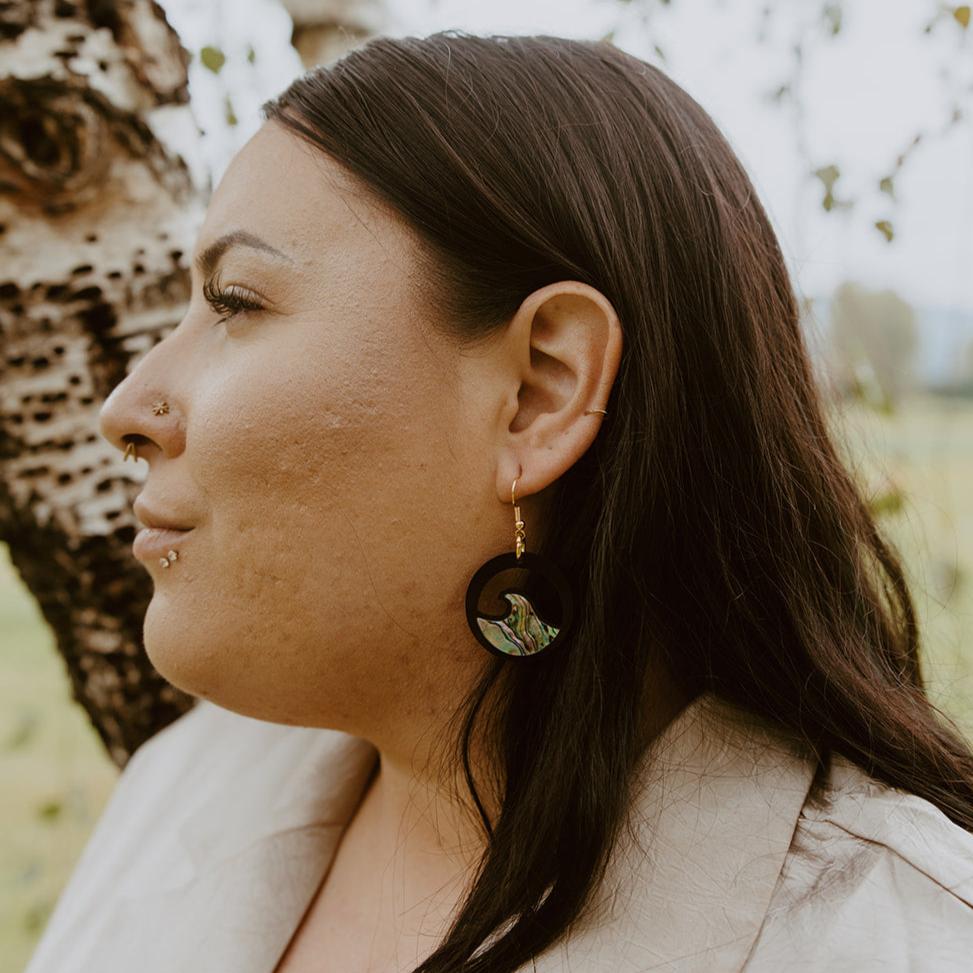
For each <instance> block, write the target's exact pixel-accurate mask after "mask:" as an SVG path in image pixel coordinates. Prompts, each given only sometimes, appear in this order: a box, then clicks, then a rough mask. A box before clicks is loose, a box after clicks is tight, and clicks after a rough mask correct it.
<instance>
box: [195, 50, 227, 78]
mask: <svg viewBox="0 0 973 973" xmlns="http://www.w3.org/2000/svg"><path fill="white" fill-rule="evenodd" d="M199 59H200V61H202V62H203V65H204V67H207V68H209V69H210V71H212V72H213V74H219V73H220V68H221V67H223V65H224V64H225V63H226V55H225V54H224V53H223V52H222V51H221V50H220V49H219V48H218V47H211V46H210V45H209V44H207V45H206V47H204V48H203V49H202V50H201V51H200V52H199Z"/></svg>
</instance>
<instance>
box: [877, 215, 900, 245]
mask: <svg viewBox="0 0 973 973" xmlns="http://www.w3.org/2000/svg"><path fill="white" fill-rule="evenodd" d="M875 228H876V229H877V230H880V231H881V233H882V235H883V236H884V237H885V239H886V240H887V241H888V242H889V243H891V242H892V237H894V236H895V233H894V231H893V230H892V224H891V223H890V222H889V221H888V220H876V221H875Z"/></svg>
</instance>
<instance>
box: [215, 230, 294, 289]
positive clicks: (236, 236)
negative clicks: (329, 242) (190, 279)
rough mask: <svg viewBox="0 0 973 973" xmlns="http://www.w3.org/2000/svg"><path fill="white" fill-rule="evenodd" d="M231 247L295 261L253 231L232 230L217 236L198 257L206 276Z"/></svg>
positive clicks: (291, 261) (290, 261) (289, 261)
mask: <svg viewBox="0 0 973 973" xmlns="http://www.w3.org/2000/svg"><path fill="white" fill-rule="evenodd" d="M231 247H250V248H252V249H253V250H262V251H263V252H264V253H269V254H272V255H273V256H275V257H279V258H281V259H282V260H286V261H287V262H288V263H293V260H291V258H290V257H288V256H287V254H286V253H281V251H280V250H278V249H277V248H276V247H272V246H271V245H270V244H269V243H267V242H266V241H265V240H261V239H260V237H258V236H257V235H256V234H254V233H251V232H250V231H249V230H231V231H230V232H229V233H224V234H223V236H221V237H217V239H215V240H214V241H213V242H212V243H211V244H210V245H209V246H208V247H206V249H205V250H203V252H202V253H201V254H200V255H199V256H198V257H197V258H196V266H197V267H198V268H199V270H200V272H201V273H202V274H203V276H204V277H208V276H209V275H210V274H211V273H212V272H213V270H214V269H215V267H216V265H217V264H218V263H219V262H220V258H221V257H222V256H223V254H224V253H226V251H227V250H229V249H230V248H231Z"/></svg>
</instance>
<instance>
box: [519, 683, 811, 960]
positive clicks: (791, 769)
mask: <svg viewBox="0 0 973 973" xmlns="http://www.w3.org/2000/svg"><path fill="white" fill-rule="evenodd" d="M650 755H651V758H652V761H653V764H652V766H650V767H648V769H647V771H646V773H645V774H644V775H642V776H641V778H640V780H639V784H638V790H637V792H636V794H637V797H636V800H635V804H634V816H633V831H635V833H636V835H637V838H638V843H634V842H632V841H631V840H630V839H629V838H628V836H627V834H626V833H625V832H624V831H623V837H622V839H620V845H619V850H618V852H617V853H616V856H615V857H614V858H613V862H612V864H611V865H610V867H609V871H608V873H607V876H606V882H605V886H604V889H605V892H604V893H603V895H602V896H601V906H602V908H601V910H600V914H599V915H600V918H599V919H598V921H592V920H589V921H587V922H585V923H584V924H582V925H580V926H579V927H578V928H577V929H576V931H575V933H574V934H573V935H572V936H570V937H569V938H568V939H566V940H564V941H562V942H561V943H560V944H555V946H553V947H551V949H550V950H549V951H548V952H547V953H545V954H543V955H542V956H541V957H540V958H539V959H538V960H537V963H536V970H537V973H555V971H557V973H560V971H561V970H563V969H571V970H572V971H575V973H609V971H610V973H636V971H637V973H644V971H648V970H652V971H660V973H661V971H666V973H676V971H680V973H691V971H692V973H702V971H705V973H729V971H734V973H735V971H738V970H740V969H742V968H743V965H744V963H745V961H746V958H747V955H748V954H749V952H750V949H751V946H752V945H753V942H754V941H755V939H756V937H757V933H758V932H759V930H760V926H761V924H762V922H763V919H764V915H765V914H766V912H767V908H768V905H769V903H770V899H771V895H772V893H773V890H774V887H775V885H776V882H777V878H778V875H779V874H780V870H781V867H782V866H783V863H784V859H785V857H786V855H787V852H788V849H789V847H790V842H791V837H792V835H793V833H794V830H795V827H796V825H797V819H798V817H799V815H800V813H801V809H802V807H803V805H804V801H805V799H806V797H807V794H808V790H809V788H810V786H811V783H812V781H813V778H814V773H815V770H816V766H817V764H816V761H815V759H814V758H813V756H812V754H811V752H810V750H809V749H808V748H807V747H806V745H805V744H803V743H802V742H800V741H799V740H797V739H796V738H795V737H792V736H790V735H789V734H787V733H785V732H784V731H783V730H781V729H778V728H777V727H776V726H775V725H772V724H770V723H768V722H765V721H763V720H762V719H761V718H759V717H758V716H756V715H754V714H752V713H750V712H749V711H746V710H743V709H740V708H738V707H736V706H735V705H733V704H732V703H729V702H726V701H725V700H722V699H721V698H719V697H717V696H715V695H713V694H711V693H706V694H704V695H702V696H699V697H697V698H696V699H695V700H693V701H692V702H691V703H690V704H689V706H687V707H686V708H685V709H683V710H682V712H681V713H680V714H679V715H678V716H677V717H676V719H675V720H674V721H673V722H672V723H670V724H669V726H668V727H667V728H666V729H665V730H664V731H663V733H662V734H661V735H660V736H659V737H657V738H656V740H655V741H654V742H653V744H652V746H651V748H650ZM639 845H641V846H642V847H641V849H640V847H639ZM642 849H644V853H643V850H642ZM523 969H524V970H525V971H527V970H530V969H531V967H530V966H529V965H528V966H525V967H523Z"/></svg>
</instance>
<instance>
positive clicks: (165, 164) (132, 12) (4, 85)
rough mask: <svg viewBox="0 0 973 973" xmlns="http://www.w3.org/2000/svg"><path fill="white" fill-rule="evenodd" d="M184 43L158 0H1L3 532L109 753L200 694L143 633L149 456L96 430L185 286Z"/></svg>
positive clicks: (178, 309) (193, 187)
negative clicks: (128, 455)
mask: <svg viewBox="0 0 973 973" xmlns="http://www.w3.org/2000/svg"><path fill="white" fill-rule="evenodd" d="M188 61H189V57H188V54H187V53H186V51H184V50H183V49H182V47H181V45H180V44H179V40H178V38H177V36H176V34H175V33H174V31H173V30H172V29H171V28H170V27H169V25H168V23H167V22H166V18H165V15H164V13H163V11H162V8H161V7H159V5H158V4H156V3H154V2H151V0H128V2H124V0H119V2H117V3H113V2H107V0H84V2H75V3H70V2H66V0H36V2H35V0H19V2H18V0H14V2H12V3H10V2H8V3H4V4H2V5H0V344H2V356H0V369H2V372H0V378H2V410H0V539H2V540H3V541H5V542H6V543H7V545H8V547H9V550H10V557H11V560H12V562H13V564H14V566H15V567H16V569H17V570H18V572H19V573H20V576H21V577H22V578H23V580H24V583H25V584H26V586H27V588H28V589H29V590H30V591H31V592H32V594H33V595H34V597H35V598H36V599H37V601H38V604H39V606H40V609H41V611H42V613H43V616H44V618H45V620H46V621H47V623H48V624H49V625H50V626H51V629H52V630H53V632H54V636H55V641H56V645H57V648H58V650H59V651H60V653H61V654H62V656H63V657H64V660H65V664H66V666H67V671H68V673H69V677H70V680H71V685H72V694H73V697H74V699H75V700H76V701H77V702H78V703H80V704H81V706H83V707H84V709H85V710H86V711H87V713H88V715H89V717H90V719H91V721H92V723H93V724H94V726H95V727H96V729H97V731H98V733H99V734H100V736H101V738H102V740H103V741H104V743H105V746H106V748H107V750H108V752H109V754H110V756H111V758H112V760H114V762H115V763H116V764H117V765H118V766H119V767H124V765H125V763H126V762H127V760H128V758H129V756H130V755H131V754H132V753H133V752H134V751H135V750H136V749H137V748H138V746H139V745H140V744H141V743H143V742H144V741H145V740H146V739H147V738H148V737H150V736H152V735H153V734H154V733H156V732H157V731H158V730H160V729H162V728H163V727H164V726H166V725H167V724H168V723H170V722H171V721H172V720H174V719H175V718H176V717H177V716H179V715H181V714H182V713H184V712H185V711H186V710H187V709H189V708H190V707H191V706H192V705H193V703H194V700H193V698H192V697H190V696H187V695H185V694H183V693H182V692H180V691H178V690H176V689H175V688H174V687H172V686H171V685H170V684H168V683H167V682H166V681H165V680H164V679H163V678H162V677H161V676H160V675H159V674H158V673H157V672H156V671H155V669H154V668H153V667H152V665H151V663H150V662H149V660H148V658H147V657H146V655H145V652H144V650H143V646H142V620H143V616H144V614H145V609H146V606H147V604H148V601H149V599H150V598H151V594H152V582H151V578H150V576H149V575H148V574H147V573H146V572H145V570H144V569H143V568H142V567H141V565H140V564H139V563H138V562H137V561H136V560H135V559H134V557H133V556H132V553H131V546H130V545H131V543H132V540H133V538H134V535H135V532H136V521H135V516H134V513H133V512H132V502H133V500H134V498H135V496H136V494H137V493H138V492H139V491H140V489H141V484H142V478H143V475H144V474H143V470H144V466H139V465H136V464H133V463H131V462H128V463H125V464H123V462H122V455H121V453H119V451H118V450H116V449H115V448H114V447H113V446H111V445H110V444H109V443H108V442H107V441H106V440H105V439H103V438H102V437H101V435H100V434H99V431H98V411H99V409H100V407H101V405H102V403H103V401H104V400H105V398H106V397H107V396H108V394H109V393H110V392H111V390H112V389H113V388H114V387H115V385H117V384H118V383H119V382H120V381H121V380H122V379H123V378H124V377H125V375H126V374H127V373H128V371H129V370H130V369H131V367H132V366H133V365H134V364H135V361H136V360H137V359H138V358H139V357H140V356H141V355H142V354H143V353H145V352H146V351H148V350H149V349H150V348H151V347H152V346H153V344H155V343H157V342H159V341H161V340H162V339H163V338H164V337H165V335H166V334H167V333H168V332H169V331H170V330H171V329H172V328H174V327H175V325H176V324H178V322H179V321H180V320H181V318H182V316H183V315H184V313H185V309H186V306H187V302H188V300H189V295H190V281H189V270H188V258H189V255H190V253H191V250H192V243H193V240H194V238H195V235H196V232H197V229H198V227H199V224H200V223H201V221H202V216H203V211H204V208H205V200H206V198H208V196H209V186H208V184H206V185H204V184H202V183H203V182H204V180H201V179H200V178H199V176H198V174H197V173H196V171H195V170H194V171H191V170H190V165H189V163H188V162H187V159H186V158H185V157H184V156H181V155H180V154H178V153H176V152H175V151H174V150H173V149H172V147H171V146H170V145H167V144H166V143H165V142H164V139H163V133H164V132H167V131H173V130H174V129H171V128H169V126H179V125H182V126H183V127H184V131H185V130H186V127H187V126H189V127H191V128H190V129H189V130H191V131H195V123H194V122H193V121H192V117H191V115H190V114H189V108H188V102H189V94H188V88H187V65H188ZM207 182H208V181H207Z"/></svg>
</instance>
